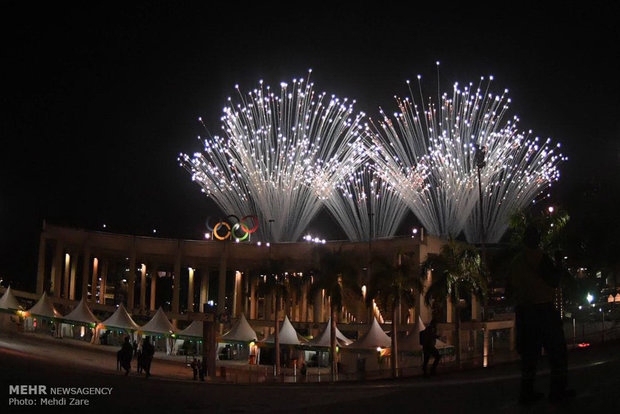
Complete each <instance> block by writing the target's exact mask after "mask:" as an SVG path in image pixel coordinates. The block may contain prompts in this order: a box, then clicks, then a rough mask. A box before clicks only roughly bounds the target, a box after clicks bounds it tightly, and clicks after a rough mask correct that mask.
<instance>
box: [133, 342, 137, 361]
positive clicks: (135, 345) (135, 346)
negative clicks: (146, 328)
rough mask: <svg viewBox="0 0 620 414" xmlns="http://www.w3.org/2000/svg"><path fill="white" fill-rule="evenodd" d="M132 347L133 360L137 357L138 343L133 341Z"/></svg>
mask: <svg viewBox="0 0 620 414" xmlns="http://www.w3.org/2000/svg"><path fill="white" fill-rule="evenodd" d="M132 346H133V356H134V358H135V357H137V356H138V343H137V342H136V341H135V340H134V341H133V345H132Z"/></svg>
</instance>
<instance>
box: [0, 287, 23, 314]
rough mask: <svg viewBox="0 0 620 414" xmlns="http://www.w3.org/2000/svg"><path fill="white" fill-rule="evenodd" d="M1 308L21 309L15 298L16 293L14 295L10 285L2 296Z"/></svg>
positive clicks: (0, 300)
mask: <svg viewBox="0 0 620 414" xmlns="http://www.w3.org/2000/svg"><path fill="white" fill-rule="evenodd" d="M0 309H3V310H17V309H21V306H20V305H19V302H18V301H17V298H15V295H13V291H12V290H11V287H10V286H9V287H8V288H7V289H6V291H4V295H2V298H0Z"/></svg>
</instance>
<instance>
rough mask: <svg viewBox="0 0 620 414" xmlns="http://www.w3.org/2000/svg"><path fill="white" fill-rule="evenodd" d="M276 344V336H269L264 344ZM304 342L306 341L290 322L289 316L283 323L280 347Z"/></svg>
mask: <svg viewBox="0 0 620 414" xmlns="http://www.w3.org/2000/svg"><path fill="white" fill-rule="evenodd" d="M274 342H275V335H274V334H271V335H269V336H268V337H267V338H266V339H265V340H264V341H263V343H268V344H273V343H274ZM302 342H305V339H303V337H301V336H300V335H299V334H298V333H297V331H296V330H295V328H293V325H292V324H291V321H289V320H288V316H286V317H285V318H284V322H282V327H281V328H280V345H299V344H301V343H302Z"/></svg>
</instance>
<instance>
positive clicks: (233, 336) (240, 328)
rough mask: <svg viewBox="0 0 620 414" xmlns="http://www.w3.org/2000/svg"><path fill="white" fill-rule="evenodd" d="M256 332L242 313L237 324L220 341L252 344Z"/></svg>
mask: <svg viewBox="0 0 620 414" xmlns="http://www.w3.org/2000/svg"><path fill="white" fill-rule="evenodd" d="M256 338H257V337H256V332H255V331H254V329H252V327H251V326H250V324H249V323H248V320H247V319H246V318H245V315H244V314H243V313H242V314H241V316H240V317H239V320H238V321H237V323H236V324H235V325H234V326H233V327H232V328H231V329H230V331H228V332H227V333H225V334H224V335H222V341H224V342H226V341H238V342H252V341H256Z"/></svg>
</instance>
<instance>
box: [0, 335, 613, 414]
mask: <svg viewBox="0 0 620 414" xmlns="http://www.w3.org/2000/svg"><path fill="white" fill-rule="evenodd" d="M59 347H60V348H59ZM59 347H50V346H49V345H48V344H46V343H45V342H42V343H41V344H40V345H39V346H37V344H36V342H35V343H33V338H27V337H26V338H24V337H23V336H19V335H17V336H15V335H13V336H6V335H0V377H1V378H2V383H3V385H2V394H1V395H0V399H1V401H2V403H1V404H2V406H3V409H2V412H9V413H12V412H60V411H62V412H71V411H75V412H78V411H79V412H83V413H84V412H108V413H109V412H136V411H140V410H149V411H150V412H177V411H179V412H189V413H192V412H201V413H245V412H251V413H268V412H296V413H321V414H323V413H331V412H334V413H384V412H429V413H435V412H439V413H443V412H446V413H448V412H449V413H468V412H476V413H481V412H501V413H504V412H507V413H511V412H562V413H564V412H581V413H589V412H597V411H602V410H604V411H610V410H612V411H613V410H615V409H617V407H618V406H620V405H619V404H620V392H618V390H620V352H619V351H620V344H618V343H613V344H610V343H608V344H605V345H601V346H598V347H591V348H587V349H585V350H576V351H573V352H571V353H570V354H569V367H570V368H569V369H570V371H569V382H570V386H571V387H572V388H575V389H576V390H577V393H578V396H577V398H575V399H573V400H571V401H568V402H565V403H563V404H557V405H552V404H550V403H548V402H547V401H546V400H544V401H541V402H539V403H537V404H536V405H533V406H531V407H521V406H519V405H518V404H517V400H516V398H517V393H518V383H519V370H518V366H517V364H514V363H512V364H503V365H498V366H495V367H490V368H485V369H473V370H468V371H461V372H439V374H438V375H437V376H435V377H432V378H430V379H424V378H421V377H416V378H405V379H399V380H383V381H367V382H356V383H338V384H330V383H321V384H252V385H235V384H216V383H201V382H194V381H192V380H191V379H190V376H187V378H188V379H181V377H168V376H166V375H165V374H162V372H159V373H158V371H157V367H156V369H155V370H154V372H155V375H154V376H153V377H151V378H149V379H145V378H144V377H141V376H137V375H136V374H132V375H130V376H128V377H125V376H124V375H122V374H119V373H118V372H116V371H115V363H116V358H115V355H113V354H111V353H101V352H98V353H97V354H100V355H99V356H98V357H95V363H94V364H89V363H87V362H88V361H82V359H84V358H85V356H84V355H82V354H81V353H80V352H76V350H75V348H73V347H66V349H65V352H63V346H62V345H59ZM49 348H53V349H51V350H49ZM86 355H87V354H86ZM98 358H99V359H98ZM86 359H90V358H86ZM101 360H104V361H106V363H105V366H100V362H101ZM164 364H165V361H164V362H162V363H161V365H159V367H158V368H161V367H165V365H164ZM177 365H178V364H177ZM540 371H541V372H540V375H539V380H538V383H537V388H538V389H539V390H540V391H546V389H547V387H548V372H547V370H546V363H545V361H543V362H542V364H541V370H540ZM164 373H165V371H164ZM184 375H185V374H183V378H185V376H184ZM16 385H44V386H45V387H46V390H47V392H48V394H47V395H32V394H30V395H22V394H19V395H17V394H15V390H14V389H13V390H12V394H11V395H9V392H10V391H11V389H10V388H9V387H10V386H13V387H14V386H16ZM57 387H74V388H80V389H84V387H105V388H110V387H111V389H112V390H111V394H110V395H87V396H84V395H74V396H67V397H65V400H64V401H63V400H62V399H61V398H60V397H59V396H52V395H49V392H51V389H52V388H54V389H56V388H57ZM49 397H55V398H57V399H59V400H60V401H61V404H64V405H61V406H50V405H42V404H43V403H44V401H43V400H46V399H48V398H49ZM71 398H76V400H74V401H71ZM11 399H13V400H11ZM78 399H80V400H82V401H78ZM26 400H28V402H31V403H34V404H36V405H32V406H17V405H15V404H20V403H24V401H26ZM86 401H87V402H88V406H70V405H69V404H70V403H71V402H74V403H75V402H82V403H85V402H86ZM47 402H48V403H49V402H52V403H53V402H54V401H53V400H51V401H50V400H47ZM9 404H11V405H9ZM5 408H6V409H7V410H6V411H5ZM59 408H60V410H59Z"/></svg>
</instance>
